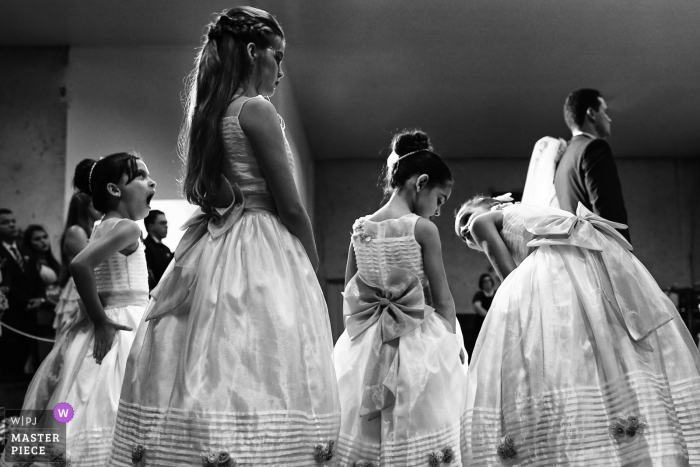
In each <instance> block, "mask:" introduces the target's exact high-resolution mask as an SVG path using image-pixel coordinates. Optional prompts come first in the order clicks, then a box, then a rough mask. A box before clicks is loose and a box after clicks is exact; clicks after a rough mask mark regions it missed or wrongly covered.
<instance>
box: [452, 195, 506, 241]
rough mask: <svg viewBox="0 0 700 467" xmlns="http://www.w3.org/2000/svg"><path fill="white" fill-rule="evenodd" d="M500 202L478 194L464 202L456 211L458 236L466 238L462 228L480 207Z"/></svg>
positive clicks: (456, 231) (491, 205)
mask: <svg viewBox="0 0 700 467" xmlns="http://www.w3.org/2000/svg"><path fill="white" fill-rule="evenodd" d="M498 204H502V202H501V201H498V200H497V199H494V198H491V197H490V196H484V195H476V196H474V197H473V198H472V199H470V200H468V201H466V202H464V203H462V205H461V206H460V207H459V209H458V210H457V211H455V233H456V234H457V236H458V237H460V238H461V239H462V240H466V239H465V238H464V235H462V228H463V227H464V226H465V225H467V223H469V219H470V218H471V217H472V214H474V212H475V211H476V210H477V209H478V208H480V207H484V206H485V207H487V208H491V207H493V206H496V205H498Z"/></svg>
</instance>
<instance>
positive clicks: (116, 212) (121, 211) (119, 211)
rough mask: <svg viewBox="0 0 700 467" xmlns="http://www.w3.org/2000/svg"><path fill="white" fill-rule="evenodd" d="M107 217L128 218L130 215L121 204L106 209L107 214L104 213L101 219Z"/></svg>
mask: <svg viewBox="0 0 700 467" xmlns="http://www.w3.org/2000/svg"><path fill="white" fill-rule="evenodd" d="M107 219H130V217H129V213H128V212H126V208H123V207H122V206H121V205H119V206H117V207H116V208H114V209H110V210H109V211H107V214H105V216H104V217H103V218H102V220H107Z"/></svg>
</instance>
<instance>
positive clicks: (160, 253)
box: [143, 209, 173, 290]
mask: <svg viewBox="0 0 700 467" xmlns="http://www.w3.org/2000/svg"><path fill="white" fill-rule="evenodd" d="M143 223H144V224H145V225H146V231H147V232H148V236H147V237H146V239H145V240H144V241H143V243H144V245H145V246H146V263H147V264H148V287H149V289H150V290H153V289H154V288H155V287H156V285H158V282H159V281H160V278H161V277H163V273H164V272H165V269H166V268H167V267H168V264H170V260H171V259H172V257H173V253H172V252H171V251H170V248H168V247H167V246H165V245H163V239H164V238H165V237H167V236H168V220H167V219H166V218H165V214H163V211H159V210H157V209H151V212H149V213H148V216H146V218H145V219H144V220H143Z"/></svg>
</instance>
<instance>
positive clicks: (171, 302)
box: [145, 185, 246, 321]
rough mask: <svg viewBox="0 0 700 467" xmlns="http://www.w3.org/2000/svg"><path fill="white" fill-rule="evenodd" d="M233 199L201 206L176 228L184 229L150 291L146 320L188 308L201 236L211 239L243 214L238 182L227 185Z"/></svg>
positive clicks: (224, 231)
mask: <svg viewBox="0 0 700 467" xmlns="http://www.w3.org/2000/svg"><path fill="white" fill-rule="evenodd" d="M231 190H232V191H233V201H232V202H231V204H230V205H229V206H228V207H226V208H216V209H215V210H214V211H211V212H204V211H203V210H202V209H201V208H199V209H197V211H195V213H194V214H192V216H191V217H190V218H189V219H188V220H187V221H186V222H185V223H184V224H183V225H182V227H180V230H186V232H185V235H183V236H182V239H181V240H180V243H178V245H177V248H176V249H175V254H173V260H172V261H171V262H170V264H169V265H168V269H166V271H165V273H163V277H162V278H161V280H160V282H159V283H158V286H156V288H155V289H153V291H152V292H151V296H152V297H153V298H154V300H151V303H150V305H149V307H148V309H147V310H146V319H145V320H146V321H149V320H152V319H156V318H160V317H161V316H163V315H165V314H167V313H170V312H172V311H174V310H175V309H177V308H182V307H183V306H185V307H189V302H190V301H191V300H188V298H190V290H191V289H192V287H193V286H194V284H195V282H196V281H197V267H198V265H199V259H200V257H201V254H202V249H203V248H204V245H205V243H206V242H202V241H200V240H202V238H203V237H204V236H205V235H206V234H207V233H209V234H210V235H211V237H212V238H218V237H220V236H221V235H223V234H225V233H226V232H227V231H228V230H230V229H231V227H232V226H233V225H234V224H235V223H236V221H237V220H238V219H240V218H241V216H242V215H243V211H244V209H245V204H246V203H245V197H244V196H243V192H241V190H240V188H238V185H233V186H231Z"/></svg>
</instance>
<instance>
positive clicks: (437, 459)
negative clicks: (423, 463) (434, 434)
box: [428, 451, 445, 467]
mask: <svg viewBox="0 0 700 467" xmlns="http://www.w3.org/2000/svg"><path fill="white" fill-rule="evenodd" d="M444 459H445V454H443V452H442V451H433V452H431V453H430V454H428V465H429V466H430V467H438V466H439V465H440V463H441V462H442V461H443V460H444Z"/></svg>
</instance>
